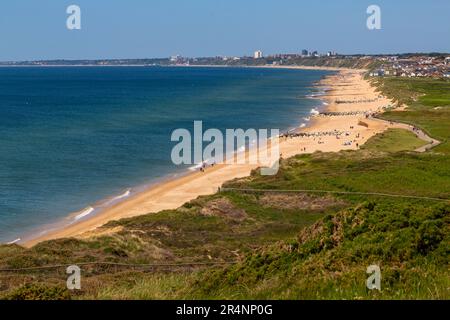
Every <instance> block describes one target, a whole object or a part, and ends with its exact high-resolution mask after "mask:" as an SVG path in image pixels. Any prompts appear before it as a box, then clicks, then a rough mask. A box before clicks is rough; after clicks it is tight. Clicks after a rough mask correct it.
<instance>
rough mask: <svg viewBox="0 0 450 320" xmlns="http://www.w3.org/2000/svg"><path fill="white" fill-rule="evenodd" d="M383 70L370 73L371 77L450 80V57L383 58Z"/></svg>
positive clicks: (380, 59) (381, 58) (380, 58)
mask: <svg viewBox="0 0 450 320" xmlns="http://www.w3.org/2000/svg"><path fill="white" fill-rule="evenodd" d="M377 60H378V61H380V62H382V66H381V68H379V69H377V70H373V71H372V72H370V74H369V75H370V76H371V77H383V76H396V77H408V78H416V77H432V78H442V77H444V78H448V73H450V57H446V58H445V57H443V56H429V55H417V56H407V57H402V58H399V57H397V56H381V57H377Z"/></svg>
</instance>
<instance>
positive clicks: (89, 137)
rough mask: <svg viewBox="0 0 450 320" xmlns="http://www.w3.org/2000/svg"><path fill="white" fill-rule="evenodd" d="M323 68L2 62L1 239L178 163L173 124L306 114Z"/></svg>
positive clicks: (210, 124)
mask: <svg viewBox="0 0 450 320" xmlns="http://www.w3.org/2000/svg"><path fill="white" fill-rule="evenodd" d="M326 74H327V72H325V71H309V70H308V71H306V70H282V69H278V70H275V69H250V68H182V67H180V68H173V67H172V68H171V67H67V68H65V67H52V68H34V67H33V68H0V241H1V242H8V241H12V240H14V239H17V238H20V237H22V236H23V235H24V234H26V233H27V232H30V231H31V230H34V229H35V228H36V227H39V226H44V225H46V224H49V223H52V222H55V221H57V220H59V219H63V218H64V217H67V215H68V214H69V213H71V212H78V211H80V210H83V208H86V207H87V206H89V205H92V204H94V203H96V202H98V201H99V200H101V199H105V198H108V197H111V196H117V195H121V194H123V193H124V192H125V191H126V190H127V189H128V188H130V187H134V186H142V185H145V184H148V183H149V182H151V181H156V180H157V179H162V178H165V177H168V176H170V175H171V174H174V173H177V172H180V170H185V168H179V167H175V166H174V165H173V164H172V163H171V161H170V152H171V149H172V147H173V146H174V145H175V143H174V142H171V141H170V136H171V133H172V131H173V130H174V129H176V128H187V129H192V127H193V121H194V120H202V121H203V127H204V129H205V130H206V129H207V128H219V129H225V128H243V129H247V128H279V129H280V130H283V131H284V130H287V129H289V128H292V127H295V126H298V125H299V124H300V123H302V122H304V120H303V118H304V117H308V116H309V113H310V110H311V109H312V108H315V107H317V106H318V105H320V102H319V101H317V100H312V99H308V98H307V96H308V95H310V94H311V93H313V92H314V90H315V89H314V88H313V83H314V82H315V81H318V80H320V78H321V77H322V76H324V75H326Z"/></svg>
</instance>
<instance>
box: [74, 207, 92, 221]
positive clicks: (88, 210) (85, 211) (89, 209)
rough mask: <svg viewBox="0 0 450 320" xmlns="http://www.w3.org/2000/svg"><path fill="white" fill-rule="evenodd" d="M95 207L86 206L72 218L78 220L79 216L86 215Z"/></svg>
mask: <svg viewBox="0 0 450 320" xmlns="http://www.w3.org/2000/svg"><path fill="white" fill-rule="evenodd" d="M94 210H95V209H94V208H92V207H87V208H86V209H85V210H83V211H82V212H81V213H80V214H78V215H76V216H75V218H74V220H80V219H81V218H84V217H86V216H87V215H89V214H91V213H92V211H94Z"/></svg>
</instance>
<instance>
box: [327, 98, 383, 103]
mask: <svg viewBox="0 0 450 320" xmlns="http://www.w3.org/2000/svg"><path fill="white" fill-rule="evenodd" d="M376 101H378V98H373V99H360V100H335V101H334V102H335V103H337V104H340V103H370V102H376Z"/></svg>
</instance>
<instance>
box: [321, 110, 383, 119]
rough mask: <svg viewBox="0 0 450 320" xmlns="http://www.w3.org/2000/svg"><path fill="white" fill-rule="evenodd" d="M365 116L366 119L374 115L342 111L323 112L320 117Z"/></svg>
mask: <svg viewBox="0 0 450 320" xmlns="http://www.w3.org/2000/svg"><path fill="white" fill-rule="evenodd" d="M359 114H363V115H364V116H365V117H366V118H368V117H370V116H372V115H373V114H374V113H372V112H368V111H341V112H331V111H329V112H321V113H319V114H318V115H317V116H318V117H335V116H356V115H359Z"/></svg>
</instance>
